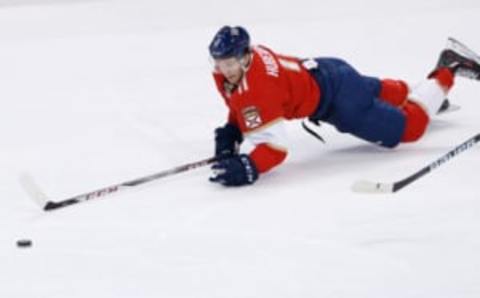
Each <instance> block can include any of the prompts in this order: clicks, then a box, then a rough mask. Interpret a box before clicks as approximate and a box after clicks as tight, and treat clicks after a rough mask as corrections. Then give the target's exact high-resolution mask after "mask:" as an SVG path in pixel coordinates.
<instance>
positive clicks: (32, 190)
mask: <svg viewBox="0 0 480 298" xmlns="http://www.w3.org/2000/svg"><path fill="white" fill-rule="evenodd" d="M215 161H217V159H216V158H215V157H212V158H209V159H204V160H201V161H197V162H192V163H188V164H185V165H181V166H178V167H175V168H172V169H169V170H165V171H162V172H159V173H156V174H152V175H148V176H145V177H141V178H137V179H133V180H130V181H126V182H123V183H118V184H114V185H110V186H107V187H103V188H100V189H97V190H94V191H91V192H87V193H84V194H81V195H77V196H74V197H71V198H68V199H65V200H62V201H58V202H54V201H51V200H49V199H48V197H47V196H46V195H45V194H44V193H43V192H42V191H41V190H40V188H39V187H38V185H37V184H36V183H35V181H34V180H33V178H32V177H31V176H30V175H28V174H23V175H21V176H20V184H21V185H22V187H23V188H24V190H25V191H26V192H27V194H28V195H29V196H30V197H31V198H32V199H33V200H34V201H36V202H37V203H38V204H39V205H40V206H41V207H42V209H43V210H45V211H50V210H54V209H58V208H63V207H66V206H70V205H73V204H77V203H81V202H85V201H89V200H92V199H95V198H99V197H103V196H106V195H109V194H112V193H115V192H117V191H120V190H122V189H126V188H129V187H134V186H137V185H140V184H144V183H147V182H150V181H154V180H157V179H160V178H164V177H167V176H172V175H175V174H178V173H182V172H186V171H189V170H193V169H196V168H199V167H203V166H207V165H209V164H212V163H214V162H215Z"/></svg>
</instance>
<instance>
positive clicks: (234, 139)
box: [215, 123, 243, 159]
mask: <svg viewBox="0 0 480 298" xmlns="http://www.w3.org/2000/svg"><path fill="white" fill-rule="evenodd" d="M242 141H243V137H242V133H241V132H240V129H238V127H236V126H235V125H233V124H230V123H227V124H226V125H225V126H222V127H219V128H217V129H215V157H217V158H219V159H223V158H227V157H232V156H234V155H236V154H238V148H239V145H240V144H241V143H242Z"/></svg>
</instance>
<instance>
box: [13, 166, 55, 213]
mask: <svg viewBox="0 0 480 298" xmlns="http://www.w3.org/2000/svg"><path fill="white" fill-rule="evenodd" d="M19 182H20V185H21V186H22V188H23V190H24V191H25V192H26V193H27V194H28V196H29V197H30V198H31V199H32V200H33V201H34V202H35V203H37V204H38V205H39V206H40V207H41V208H43V207H45V204H47V201H48V197H47V196H46V195H45V193H43V191H42V190H41V189H40V187H38V185H37V184H36V183H35V180H34V179H33V177H32V176H31V175H30V174H28V173H22V174H20V177H19Z"/></svg>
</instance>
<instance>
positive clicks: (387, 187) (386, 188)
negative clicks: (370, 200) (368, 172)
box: [352, 180, 393, 194]
mask: <svg viewBox="0 0 480 298" xmlns="http://www.w3.org/2000/svg"><path fill="white" fill-rule="evenodd" d="M352 191H353V192H356V193H370V194H381V193H393V183H379V182H371V181H367V180H359V181H356V182H355V183H354V184H353V185H352Z"/></svg>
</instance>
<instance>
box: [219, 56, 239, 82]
mask: <svg viewBox="0 0 480 298" xmlns="http://www.w3.org/2000/svg"><path fill="white" fill-rule="evenodd" d="M215 68H216V69H217V70H219V71H220V72H221V73H222V74H223V75H224V76H225V78H226V79H227V80H228V81H229V82H230V83H232V84H237V83H238V82H240V79H241V78H242V75H243V67H242V63H241V61H240V60H239V59H237V58H235V57H232V58H225V59H215Z"/></svg>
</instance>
